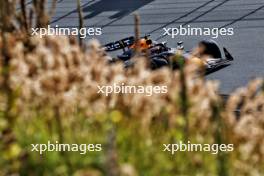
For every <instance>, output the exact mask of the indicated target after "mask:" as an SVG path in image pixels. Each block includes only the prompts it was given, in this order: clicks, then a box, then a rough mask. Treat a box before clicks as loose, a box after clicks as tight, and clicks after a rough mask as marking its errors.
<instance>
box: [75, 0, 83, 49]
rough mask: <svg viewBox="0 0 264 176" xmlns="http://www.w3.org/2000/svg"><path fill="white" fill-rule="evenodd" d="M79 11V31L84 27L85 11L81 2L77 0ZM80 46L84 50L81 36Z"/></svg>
mask: <svg viewBox="0 0 264 176" xmlns="http://www.w3.org/2000/svg"><path fill="white" fill-rule="evenodd" d="M77 10H78V16H79V29H82V28H83V27H84V22H83V11H82V8H81V0H77ZM79 45H80V47H81V48H83V39H82V38H81V36H79Z"/></svg>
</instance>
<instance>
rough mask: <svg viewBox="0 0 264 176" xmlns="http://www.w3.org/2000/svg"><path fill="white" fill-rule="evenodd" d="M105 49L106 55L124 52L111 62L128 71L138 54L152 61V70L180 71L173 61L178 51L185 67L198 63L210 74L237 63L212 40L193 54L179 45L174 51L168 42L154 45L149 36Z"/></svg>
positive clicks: (107, 46) (201, 45) (129, 38)
mask: <svg viewBox="0 0 264 176" xmlns="http://www.w3.org/2000/svg"><path fill="white" fill-rule="evenodd" d="M104 49H105V51H107V52H112V51H116V50H123V52H122V54H120V55H117V57H116V58H113V59H112V60H111V62H115V61H118V60H119V61H123V62H124V66H125V67H130V66H132V65H133V64H134V63H133V62H134V61H133V60H132V59H131V58H132V57H134V56H135V54H136V53H138V52H139V53H140V54H141V55H142V56H147V58H149V59H150V67H151V68H152V69H157V68H160V67H163V66H172V68H174V69H176V68H178V65H177V62H176V63H175V62H174V61H173V59H172V58H173V56H175V54H176V53H177V51H181V53H182V57H183V58H184V61H185V62H186V63H195V64H198V65H200V66H202V67H204V68H205V70H206V73H207V74H209V73H212V72H215V71H217V70H219V69H222V68H224V67H226V66H228V65H230V64H231V63H232V61H233V60H234V58H233V57H232V55H231V54H230V53H229V52H228V51H227V49H226V48H223V49H222V51H221V49H220V47H219V46H218V45H217V43H216V42H214V41H212V40H203V41H200V42H199V43H198V45H197V46H196V47H195V48H194V49H192V50H191V51H190V52H187V51H185V49H184V45H183V42H178V43H177V47H175V48H171V47H168V46H167V43H166V42H156V41H153V40H151V39H150V37H149V36H145V37H142V38H140V39H139V40H138V43H136V40H135V37H128V38H125V39H122V40H119V41H116V42H112V43H108V44H106V45H105V46H104ZM223 55H224V57H223Z"/></svg>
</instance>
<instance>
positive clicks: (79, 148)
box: [31, 141, 102, 155]
mask: <svg viewBox="0 0 264 176" xmlns="http://www.w3.org/2000/svg"><path fill="white" fill-rule="evenodd" d="M31 151H32V152H38V153H39V154H40V155H42V154H44V153H45V152H79V153H80V154H81V155H85V154H86V153H87V152H100V151H102V144H61V143H59V142H58V141H56V142H55V143H51V142H50V141H48V143H46V144H31Z"/></svg>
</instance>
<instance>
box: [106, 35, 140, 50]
mask: <svg viewBox="0 0 264 176" xmlns="http://www.w3.org/2000/svg"><path fill="white" fill-rule="evenodd" d="M134 42H135V37H133V36H132V37H128V38H124V39H122V40H119V41H116V42H111V43H108V44H106V45H104V49H105V51H116V50H120V49H124V48H126V47H130V46H131V45H133V44H134Z"/></svg>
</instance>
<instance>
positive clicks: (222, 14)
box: [52, 0, 264, 94]
mask: <svg viewBox="0 0 264 176" xmlns="http://www.w3.org/2000/svg"><path fill="white" fill-rule="evenodd" d="M82 7H83V11H84V18H85V26H86V27H102V28H103V35H102V36H100V37H98V39H99V40H100V41H101V43H108V42H111V41H115V40H118V39H121V38H123V37H127V36H131V35H133V34H134V20H133V13H135V12H137V13H138V14H139V15H140V17H141V33H142V35H144V34H149V33H150V34H151V35H152V38H154V39H155V38H158V37H159V36H161V35H162V33H163V32H164V31H163V27H178V26H179V25H181V24H185V25H186V24H189V25H191V26H192V27H232V28H234V35H233V36H220V37H218V38H217V39H215V40H216V42H218V43H219V44H220V45H221V46H225V47H227V48H228V49H229V50H230V52H231V53H232V54H233V56H234V58H235V62H234V63H233V64H232V65H231V66H229V67H226V68H224V69H222V70H220V71H217V72H214V73H212V74H210V75H208V76H207V79H210V80H219V81H220V82H221V86H220V92H221V93H222V94H229V93H230V92H231V91H233V90H235V89H236V88H238V87H240V86H244V85H246V84H247V82H248V81H249V80H250V79H252V78H255V77H264V0H82ZM52 25H59V26H60V27H77V26H78V14H77V11H76V1H75V0H60V1H59V3H58V6H57V11H56V14H55V16H54V17H53V20H52ZM206 38H208V37H204V36H179V37H176V38H175V39H172V38H170V37H162V38H161V39H160V41H168V45H169V46H175V45H176V43H177V41H180V40H182V41H184V43H185V47H186V48H187V49H191V48H192V47H193V46H194V45H195V44H196V43H197V42H198V41H199V40H201V39H206ZM209 38H210V37H209Z"/></svg>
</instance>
